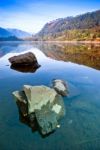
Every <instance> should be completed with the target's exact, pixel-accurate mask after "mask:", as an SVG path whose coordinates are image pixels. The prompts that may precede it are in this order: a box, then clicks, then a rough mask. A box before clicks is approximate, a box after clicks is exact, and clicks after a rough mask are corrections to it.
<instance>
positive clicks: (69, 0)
mask: <svg viewBox="0 0 100 150" xmlns="http://www.w3.org/2000/svg"><path fill="white" fill-rule="evenodd" d="M99 9H100V0H48V1H47V0H0V27H3V28H17V29H21V30H24V31H27V32H30V33H37V32H38V31H40V30H41V28H43V26H44V25H45V23H47V22H50V21H52V20H55V19H58V18H64V17H67V16H76V15H79V14H84V13H86V12H92V11H95V10H99Z"/></svg>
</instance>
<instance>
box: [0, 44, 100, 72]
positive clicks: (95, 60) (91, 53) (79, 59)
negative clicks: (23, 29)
mask: <svg viewBox="0 0 100 150" xmlns="http://www.w3.org/2000/svg"><path fill="white" fill-rule="evenodd" d="M32 48H38V49H40V50H41V51H42V52H43V53H44V54H45V55H46V56H48V57H50V58H52V59H55V60H59V61H65V62H73V63H77V64H81V65H85V66H89V67H92V68H95V69H98V70H100V44H70V43H68V44H64V43H52V44H51V43H44V42H40V43H37V42H31V43H24V42H22V43H15V44H14V43H13V44H11V43H9V44H8V45H5V43H4V44H0V57H3V56H4V55H6V54H7V53H8V52H18V53H19V52H22V51H23V52H24V51H27V50H28V49H32ZM41 57H42V56H41Z"/></svg>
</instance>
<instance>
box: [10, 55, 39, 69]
mask: <svg viewBox="0 0 100 150" xmlns="http://www.w3.org/2000/svg"><path fill="white" fill-rule="evenodd" d="M9 62H10V63H11V65H12V66H19V65H20V66H21V65H22V66H25V65H33V66H34V67H36V68H37V67H39V66H40V65H39V64H38V62H37V59H36V57H35V55H34V54H33V53H31V52H28V53H25V54H21V55H18V56H13V57H11V58H9Z"/></svg>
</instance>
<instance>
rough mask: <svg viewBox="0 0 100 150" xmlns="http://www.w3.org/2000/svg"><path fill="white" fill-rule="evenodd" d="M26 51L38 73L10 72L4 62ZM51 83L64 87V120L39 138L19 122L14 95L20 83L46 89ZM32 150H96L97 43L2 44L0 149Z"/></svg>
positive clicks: (99, 110) (99, 129) (99, 138)
mask: <svg viewBox="0 0 100 150" xmlns="http://www.w3.org/2000/svg"><path fill="white" fill-rule="evenodd" d="M28 51H29V52H33V53H34V54H35V55H36V57H37V60H38V62H39V64H40V65H41V67H40V68H38V69H37V70H36V71H30V68H26V69H25V70H23V68H20V69H19V68H17V69H15V68H10V63H9V61H8V58H10V57H11V56H14V55H19V54H22V53H25V52H28ZM53 79H63V80H65V81H66V82H67V83H68V86H69V96H68V97H65V98H64V104H65V108H66V115H65V117H64V118H63V119H62V120H61V122H60V124H61V127H60V128H59V129H57V130H56V131H55V132H54V133H53V134H50V135H49V136H47V137H45V138H42V137H41V135H40V134H39V132H38V131H34V132H33V131H32V130H31V128H30V127H29V126H28V125H26V124H25V123H24V122H23V121H21V119H20V116H19V112H18V108H17V105H16V103H15V100H14V98H13V96H12V92H13V91H15V90H20V89H21V88H22V87H23V85H24V84H29V85H47V86H50V85H51V81H52V80H53ZM33 149H34V150H46V149H47V150H55V149H56V150H97V149H98V150H99V149H100V44H78V43H74V44H70V43H68V44H66V43H47V42H1V43H0V150H33Z"/></svg>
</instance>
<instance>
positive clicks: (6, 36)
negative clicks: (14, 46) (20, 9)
mask: <svg viewBox="0 0 100 150" xmlns="http://www.w3.org/2000/svg"><path fill="white" fill-rule="evenodd" d="M29 37H32V34H30V33H28V32H25V31H22V30H18V29H4V28H1V27H0V40H18V39H25V38H29Z"/></svg>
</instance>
